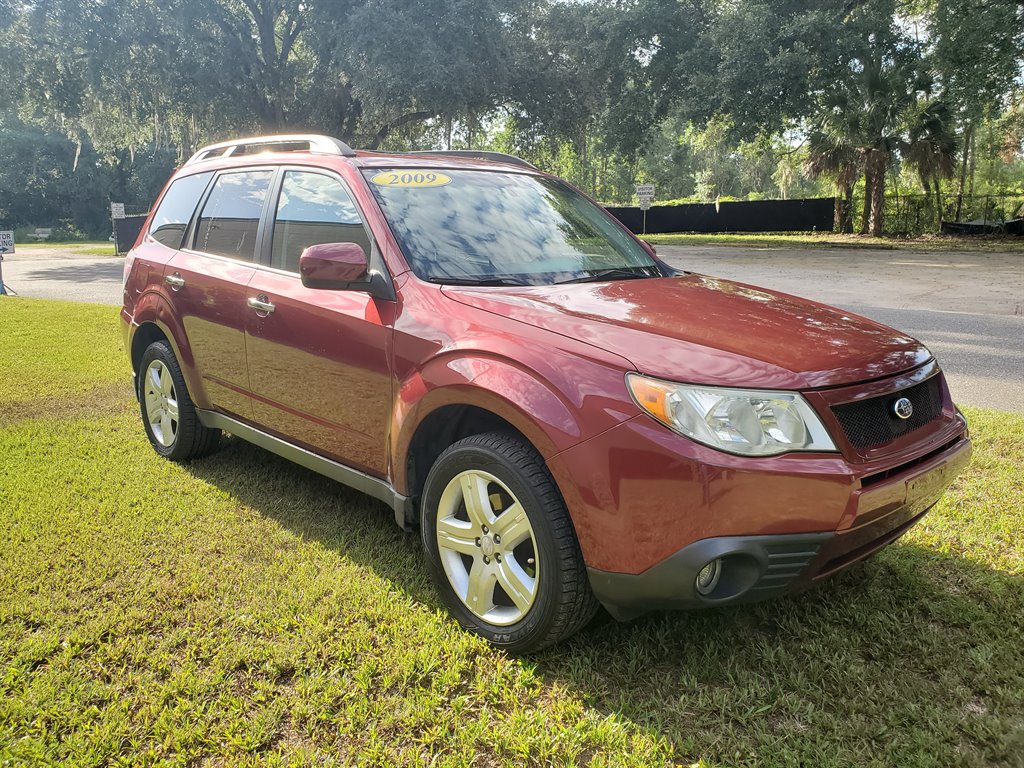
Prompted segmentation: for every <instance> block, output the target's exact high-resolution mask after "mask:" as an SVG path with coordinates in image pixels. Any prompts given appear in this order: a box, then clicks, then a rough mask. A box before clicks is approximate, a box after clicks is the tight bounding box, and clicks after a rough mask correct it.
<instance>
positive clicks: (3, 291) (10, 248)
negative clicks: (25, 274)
mask: <svg viewBox="0 0 1024 768" xmlns="http://www.w3.org/2000/svg"><path fill="white" fill-rule="evenodd" d="M5 253H14V233H13V232H10V231H8V232H0V296H6V295H7V288H5V287H4V254H5Z"/></svg>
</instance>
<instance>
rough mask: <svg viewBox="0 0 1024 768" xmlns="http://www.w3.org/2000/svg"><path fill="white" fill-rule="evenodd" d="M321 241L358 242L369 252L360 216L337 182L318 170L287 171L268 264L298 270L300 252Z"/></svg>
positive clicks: (368, 244)
mask: <svg viewBox="0 0 1024 768" xmlns="http://www.w3.org/2000/svg"><path fill="white" fill-rule="evenodd" d="M320 243H359V245H361V246H363V250H364V251H366V252H367V253H369V252H370V238H369V236H368V235H367V234H366V229H365V228H364V227H363V222H362V219H360V218H359V212H358V211H357V210H356V205H355V203H354V202H352V198H351V197H350V196H349V194H348V191H347V190H346V189H345V187H344V186H343V185H342V183H341V182H340V181H338V180H337V179H336V178H334V177H332V176H325V175H323V174H321V173H308V172H306V171H288V172H287V173H285V175H284V182H283V183H282V184H281V196H280V198H279V199H278V201H277V216H276V218H275V221H274V247H273V250H272V252H271V255H270V266H272V267H276V268H277V269H284V270H287V271H288V272H298V271H299V256H301V255H302V252H303V251H304V250H305V249H306V248H308V247H309V246H311V245H319V244H320Z"/></svg>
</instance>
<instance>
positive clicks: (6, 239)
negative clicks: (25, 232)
mask: <svg viewBox="0 0 1024 768" xmlns="http://www.w3.org/2000/svg"><path fill="white" fill-rule="evenodd" d="M5 253H14V233H13V232H0V261H2V260H3V258H4V254H5Z"/></svg>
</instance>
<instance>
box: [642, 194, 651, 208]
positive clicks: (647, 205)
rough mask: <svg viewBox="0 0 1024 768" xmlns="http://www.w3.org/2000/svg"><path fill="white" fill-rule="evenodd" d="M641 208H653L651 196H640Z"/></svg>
mask: <svg viewBox="0 0 1024 768" xmlns="http://www.w3.org/2000/svg"><path fill="white" fill-rule="evenodd" d="M640 210H641V211H649V210H651V198H649V197H641V198H640Z"/></svg>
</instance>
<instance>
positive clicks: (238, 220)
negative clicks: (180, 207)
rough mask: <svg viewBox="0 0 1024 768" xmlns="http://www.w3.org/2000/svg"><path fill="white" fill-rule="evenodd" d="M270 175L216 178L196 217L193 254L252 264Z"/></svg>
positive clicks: (244, 173) (245, 173) (252, 173)
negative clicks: (228, 257)
mask: <svg viewBox="0 0 1024 768" xmlns="http://www.w3.org/2000/svg"><path fill="white" fill-rule="evenodd" d="M273 175H274V172H273V171H241V172H239V173H222V174H221V175H220V176H218V177H217V180H216V181H215V182H214V183H213V190H212V191H211V192H210V196H209V197H208V198H207V199H206V205H204V206H203V212H202V213H201V214H200V215H199V225H198V226H197V227H196V244H195V248H196V250H197V251H202V252H203V253H215V254H218V255H220V256H231V257H233V258H237V259H245V260H246V261H252V260H253V256H254V255H255V253H256V232H257V230H258V229H259V225H260V214H261V213H262V211H263V201H264V200H266V198H267V190H268V189H269V188H270V180H271V178H272V177H273Z"/></svg>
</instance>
